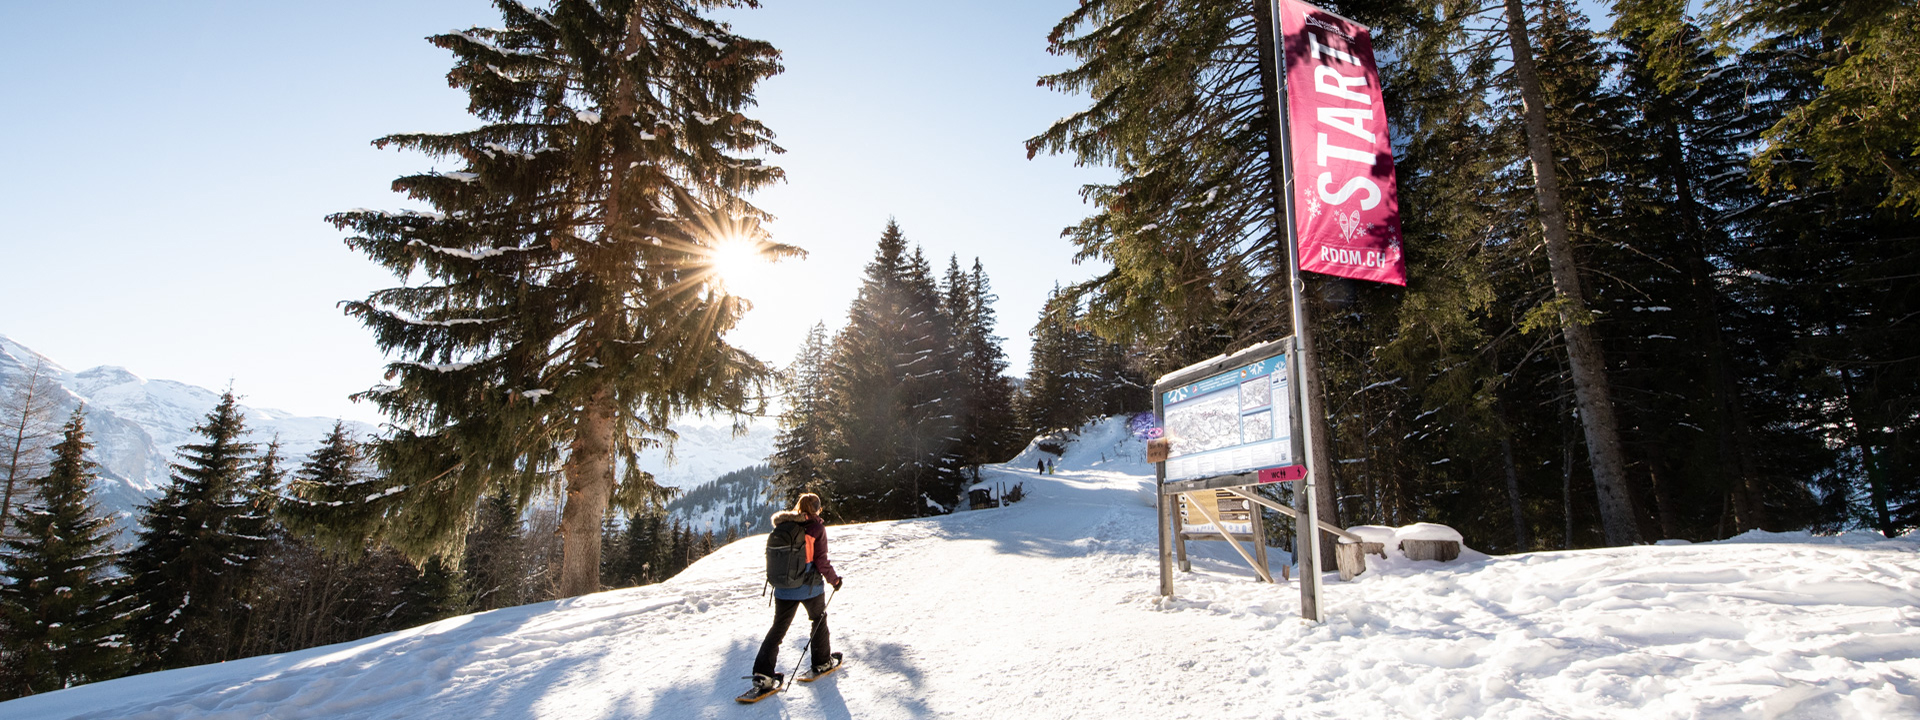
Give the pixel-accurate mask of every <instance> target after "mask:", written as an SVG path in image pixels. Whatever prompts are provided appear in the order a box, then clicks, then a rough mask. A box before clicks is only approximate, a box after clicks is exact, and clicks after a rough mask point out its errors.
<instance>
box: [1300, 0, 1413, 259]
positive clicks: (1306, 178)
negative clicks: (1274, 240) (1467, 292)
mask: <svg viewBox="0 0 1920 720" xmlns="http://www.w3.org/2000/svg"><path fill="white" fill-rule="evenodd" d="M1275 4H1276V5H1277V6H1278V9H1279V12H1280V18H1279V20H1280V38H1281V45H1282V47H1283V49H1284V50H1285V52H1286V68H1287V110H1288V112H1287V127H1288V130H1289V134H1290V135H1291V136H1292V137H1290V138H1288V140H1289V141H1290V142H1291V143H1292V145H1293V188H1294V190H1293V192H1294V206H1293V209H1294V217H1293V223H1294V230H1295V232H1296V233H1297V237H1298V238H1299V242H1300V269H1301V270H1307V271H1311V272H1317V273H1322V274H1326V275H1338V276H1341V277H1348V278H1354V279H1356V280H1372V281H1374V282H1383V283H1391V284H1394V285H1406V284H1407V265H1406V261H1405V259H1404V258H1403V257H1402V254H1401V247H1400V196H1399V191H1398V190H1397V189H1396V188H1395V185H1394V179H1393V145H1392V143H1391V142H1390V141H1389V140H1388V136H1387V110H1386V106H1385V104H1383V103H1382V101H1381V99H1380V71H1379V69H1378V68H1377V67H1375V65H1374V64H1373V37H1372V35H1371V34H1370V33H1369V32H1368V31H1367V28H1366V26H1364V25H1360V24H1358V23H1355V22H1352V21H1349V20H1347V19H1345V18H1342V17H1340V16H1338V15H1335V14H1333V13H1330V12H1327V11H1325V10H1321V9H1320V8H1317V7H1314V6H1312V5H1308V4H1306V3H1303V2H1297V1H1296V0H1275Z"/></svg>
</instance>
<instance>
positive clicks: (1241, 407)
mask: <svg viewBox="0 0 1920 720" xmlns="http://www.w3.org/2000/svg"><path fill="white" fill-rule="evenodd" d="M1288 357H1289V356H1288V355H1286V354H1277V355H1268V356H1267V357H1264V358H1260V359H1257V360H1251V361H1249V362H1248V363H1246V364H1244V365H1240V366H1239V367H1234V368H1231V369H1228V370H1225V371H1224V372H1220V373H1218V374H1215V375H1211V376H1208V377H1204V378H1201V379H1199V380H1196V381H1193V382H1190V383H1185V384H1182V385H1179V386H1178V387H1174V388H1172V389H1169V390H1165V391H1164V392H1162V393H1161V397H1160V400H1161V403H1162V425H1163V427H1164V428H1165V430H1166V437H1167V439H1168V441H1169V447H1168V450H1167V461H1166V477H1165V479H1166V481H1168V482H1173V481H1177V480H1192V479H1196V478H1205V477H1214V476H1218V475H1231V474H1235V473H1244V472H1252V471H1255V470H1261V469H1266V468H1276V467H1287V466H1292V465H1295V464H1298V462H1299V461H1298V460H1296V459H1295V457H1296V452H1295V448H1294V432H1293V426H1294V415H1293V404H1294V400H1293V392H1292V388H1291V386H1290V384H1289V378H1288V372H1287V371H1288V367H1287V360H1288ZM1178 375H1180V373H1175V374H1174V375H1173V376H1170V377H1176V376H1178Z"/></svg>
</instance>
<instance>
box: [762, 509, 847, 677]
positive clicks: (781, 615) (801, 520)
mask: <svg viewBox="0 0 1920 720" xmlns="http://www.w3.org/2000/svg"><path fill="white" fill-rule="evenodd" d="M787 523H798V524H799V525H800V529H801V530H802V531H803V532H804V533H805V534H806V541H805V542H806V558H807V573H806V578H807V579H806V582H804V583H802V584H801V585H800V586H799V587H795V588H774V590H773V627H772V628H771V629H769V630H767V639H766V641H765V642H762V643H760V654H759V655H758V656H756V657H754V659H753V687H754V691H755V692H759V693H761V694H762V695H764V694H766V693H771V692H773V691H774V690H775V689H778V687H779V686H780V681H781V678H780V676H779V674H777V673H775V672H774V665H775V664H776V663H778V662H779V659H780V643H781V642H782V641H783V640H785V639H786V637H787V627H788V626H789V625H791V624H792V623H793V614H794V611H795V610H796V609H798V608H800V607H801V606H805V607H806V608H807V620H808V621H809V622H811V623H812V624H813V639H812V640H811V643H812V645H811V648H812V650H813V668H812V673H811V676H813V677H818V676H820V675H824V674H826V673H830V672H833V671H834V669H835V668H837V667H839V665H840V653H837V652H833V648H832V646H831V645H830V644H829V642H830V641H829V637H828V633H827V600H826V597H825V595H826V586H827V585H832V586H833V589H834V590H835V591H838V590H839V589H840V583H841V582H842V580H841V578H840V574H839V573H837V572H834V570H833V562H832V561H831V560H828V559H827V526H826V523H824V522H821V520H820V496H819V495H815V494H813V493H807V494H805V495H801V496H800V499H799V501H798V502H795V503H794V505H793V509H792V510H782V511H780V512H777V513H774V514H773V527H774V532H775V533H779V532H781V526H782V525H785V524H787ZM802 679H806V678H802Z"/></svg>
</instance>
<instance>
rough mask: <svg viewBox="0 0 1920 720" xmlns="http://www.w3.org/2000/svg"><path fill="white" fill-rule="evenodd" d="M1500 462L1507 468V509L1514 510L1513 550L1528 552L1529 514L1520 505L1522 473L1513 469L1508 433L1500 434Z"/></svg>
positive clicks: (1510, 439)
mask: <svg viewBox="0 0 1920 720" xmlns="http://www.w3.org/2000/svg"><path fill="white" fill-rule="evenodd" d="M1500 461H1501V462H1502V463H1503V464H1505V465H1506V468H1507V507H1509V508H1511V509H1512V510H1513V549H1514V551H1515V552H1526V551H1528V550H1531V549H1532V546H1533V539H1532V538H1530V537H1528V536H1527V514H1526V512H1525V510H1524V508H1523V507H1522V505H1521V503H1520V473H1519V471H1518V470H1516V469H1515V468H1514V467H1513V439H1512V438H1509V437H1507V435H1506V431H1504V430H1502V431H1501V434H1500Z"/></svg>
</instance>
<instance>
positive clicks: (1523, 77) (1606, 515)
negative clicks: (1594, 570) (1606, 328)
mask: <svg viewBox="0 0 1920 720" xmlns="http://www.w3.org/2000/svg"><path fill="white" fill-rule="evenodd" d="M1507 38H1508V40H1509V41H1510V44H1511V47H1512V50H1513V70H1514V77H1515V78H1516V79H1517V80H1518V81H1519V84H1520V99H1521V107H1522V109H1523V111H1524V113H1525V115H1526V127H1527V155H1528V158H1529V159H1530V160H1532V164H1533V179H1534V184H1533V187H1534V200H1535V201H1536V202H1537V203H1538V204H1539V206H1540V224H1541V226H1542V228H1543V230H1544V231H1545V235H1546V249H1547V264H1548V266H1549V268H1550V269H1551V272H1552V275H1553V290H1554V295H1555V300H1556V302H1557V303H1558V304H1559V314H1560V326H1561V331H1562V333H1563V334H1564V336H1565V337H1566V342H1567V361H1568V364H1569V365H1570V366H1571V369H1572V371H1573V392H1574V398H1575V401H1576V402H1578V403H1579V407H1580V425H1581V428H1582V429H1583V430H1584V431H1585V433H1586V438H1587V456H1588V460H1589V462H1590V463H1591V464H1592V465H1593V486H1594V491H1595V493H1596V494H1597V495H1598V497H1599V508H1600V525H1601V529H1602V531H1603V532H1604V534H1605V536H1606V541H1607V544H1609V545H1630V544H1632V543H1634V542H1637V541H1639V539H1640V533H1639V531H1638V530H1637V529H1636V528H1635V526H1634V520H1633V501H1632V498H1631V497H1630V496H1629V495H1628V494H1627V483H1626V461H1625V458H1624V456H1623V454H1622V452H1621V449H1620V429H1619V425H1618V423H1617V422H1616V421H1615V420H1614V415H1613V398H1612V392H1611V391H1610V390H1609V389H1608V387H1607V368H1606V361H1605V359H1604V358H1603V357H1602V356H1601V353H1600V341H1599V339H1598V338H1596V337H1594V334H1593V327H1592V326H1591V325H1590V324H1589V322H1590V321H1589V315H1588V312H1587V302H1586V298H1585V296H1584V295H1583V294H1582V291H1581V289H1580V269H1579V266H1578V265H1576V264H1575V262H1574V258H1573V245H1572V241H1571V239H1570V238H1569V236H1568V232H1567V218H1566V210H1565V208H1564V206H1562V205H1561V201H1560V180H1559V176H1558V174H1557V170H1556V166H1555V162H1554V155H1553V148H1552V138H1551V136H1550V135H1549V134H1548V132H1547V111H1546V105H1545V96H1544V95H1543V94H1542V93H1541V91H1540V77H1539V74H1538V72H1537V70H1536V69H1535V67H1534V63H1533V46H1532V43H1531V42H1530V41H1529V40H1528V39H1527V14H1526V8H1525V7H1524V6H1522V5H1521V0H1507Z"/></svg>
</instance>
